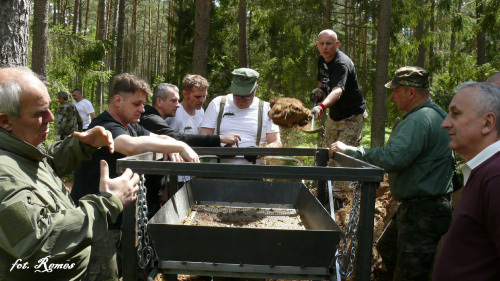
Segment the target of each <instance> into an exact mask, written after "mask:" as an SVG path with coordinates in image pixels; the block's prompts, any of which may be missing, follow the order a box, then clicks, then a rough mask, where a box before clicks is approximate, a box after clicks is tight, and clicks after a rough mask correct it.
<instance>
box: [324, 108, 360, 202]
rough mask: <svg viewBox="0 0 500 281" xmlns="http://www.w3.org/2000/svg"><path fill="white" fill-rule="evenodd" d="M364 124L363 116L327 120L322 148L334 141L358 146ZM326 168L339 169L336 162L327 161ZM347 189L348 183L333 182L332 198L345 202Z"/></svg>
mask: <svg viewBox="0 0 500 281" xmlns="http://www.w3.org/2000/svg"><path fill="white" fill-rule="evenodd" d="M364 124H365V118H364V117H363V114H358V115H353V116H351V117H349V118H346V119H343V120H340V121H333V120H332V119H331V118H328V120H327V121H326V130H325V143H324V144H323V146H324V147H327V148H328V147H330V145H331V144H332V143H334V142H336V141H341V142H343V143H345V144H347V145H351V146H359V145H360V144H361V139H362V138H363V126H364ZM328 166H330V167H339V166H341V165H340V164H339V163H337V162H336V161H333V160H329V161H328ZM348 187H349V182H335V185H334V191H333V196H334V197H335V198H338V199H340V200H345V199H346V198H347V197H349V196H350V193H351V192H350V190H349V189H348Z"/></svg>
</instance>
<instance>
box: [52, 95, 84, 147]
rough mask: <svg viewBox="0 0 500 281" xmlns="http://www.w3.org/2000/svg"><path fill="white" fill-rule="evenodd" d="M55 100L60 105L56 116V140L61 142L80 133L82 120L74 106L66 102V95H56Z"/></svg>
mask: <svg viewBox="0 0 500 281" xmlns="http://www.w3.org/2000/svg"><path fill="white" fill-rule="evenodd" d="M57 100H58V101H59V103H60V104H61V106H60V107H59V109H58V110H57V116H56V120H57V121H56V124H55V125H56V140H63V139H64V138H65V137H67V136H70V135H72V134H73V133H74V132H76V131H79V132H80V131H82V129H83V120H82V117H81V116H80V114H78V110H77V109H76V106H75V105H74V104H72V103H71V102H69V101H68V93H66V92H59V93H57Z"/></svg>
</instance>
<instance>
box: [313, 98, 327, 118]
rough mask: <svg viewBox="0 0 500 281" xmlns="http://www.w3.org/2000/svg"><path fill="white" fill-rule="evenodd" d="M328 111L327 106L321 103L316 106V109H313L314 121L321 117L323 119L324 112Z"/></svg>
mask: <svg viewBox="0 0 500 281" xmlns="http://www.w3.org/2000/svg"><path fill="white" fill-rule="evenodd" d="M325 109H326V106H325V105H323V104H322V103H321V102H320V103H318V105H316V106H315V107H313V109H311V113H312V114H313V115H314V119H318V118H319V117H321V114H322V113H323V111H325Z"/></svg>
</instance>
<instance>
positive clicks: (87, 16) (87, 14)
mask: <svg viewBox="0 0 500 281" xmlns="http://www.w3.org/2000/svg"><path fill="white" fill-rule="evenodd" d="M89 10H90V0H87V10H86V12H85V28H84V31H83V35H84V36H87V27H88V22H89Z"/></svg>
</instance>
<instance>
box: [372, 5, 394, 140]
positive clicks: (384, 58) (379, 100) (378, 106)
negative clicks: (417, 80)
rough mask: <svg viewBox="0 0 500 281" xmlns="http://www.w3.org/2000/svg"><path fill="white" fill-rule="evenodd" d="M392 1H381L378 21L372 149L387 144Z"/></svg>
mask: <svg viewBox="0 0 500 281" xmlns="http://www.w3.org/2000/svg"><path fill="white" fill-rule="evenodd" d="M391 12H392V0H381V1H380V7H379V18H378V19H379V20H378V40H377V66H376V71H375V72H376V78H375V91H374V93H373V109H372V128H371V133H372V139H371V147H372V148H374V147H381V146H384V143H385V119H386V118H387V117H386V115H387V114H386V108H385V102H386V100H387V94H386V91H387V90H386V88H385V87H384V84H385V83H387V80H388V67H389V43H390V34H391Z"/></svg>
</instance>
